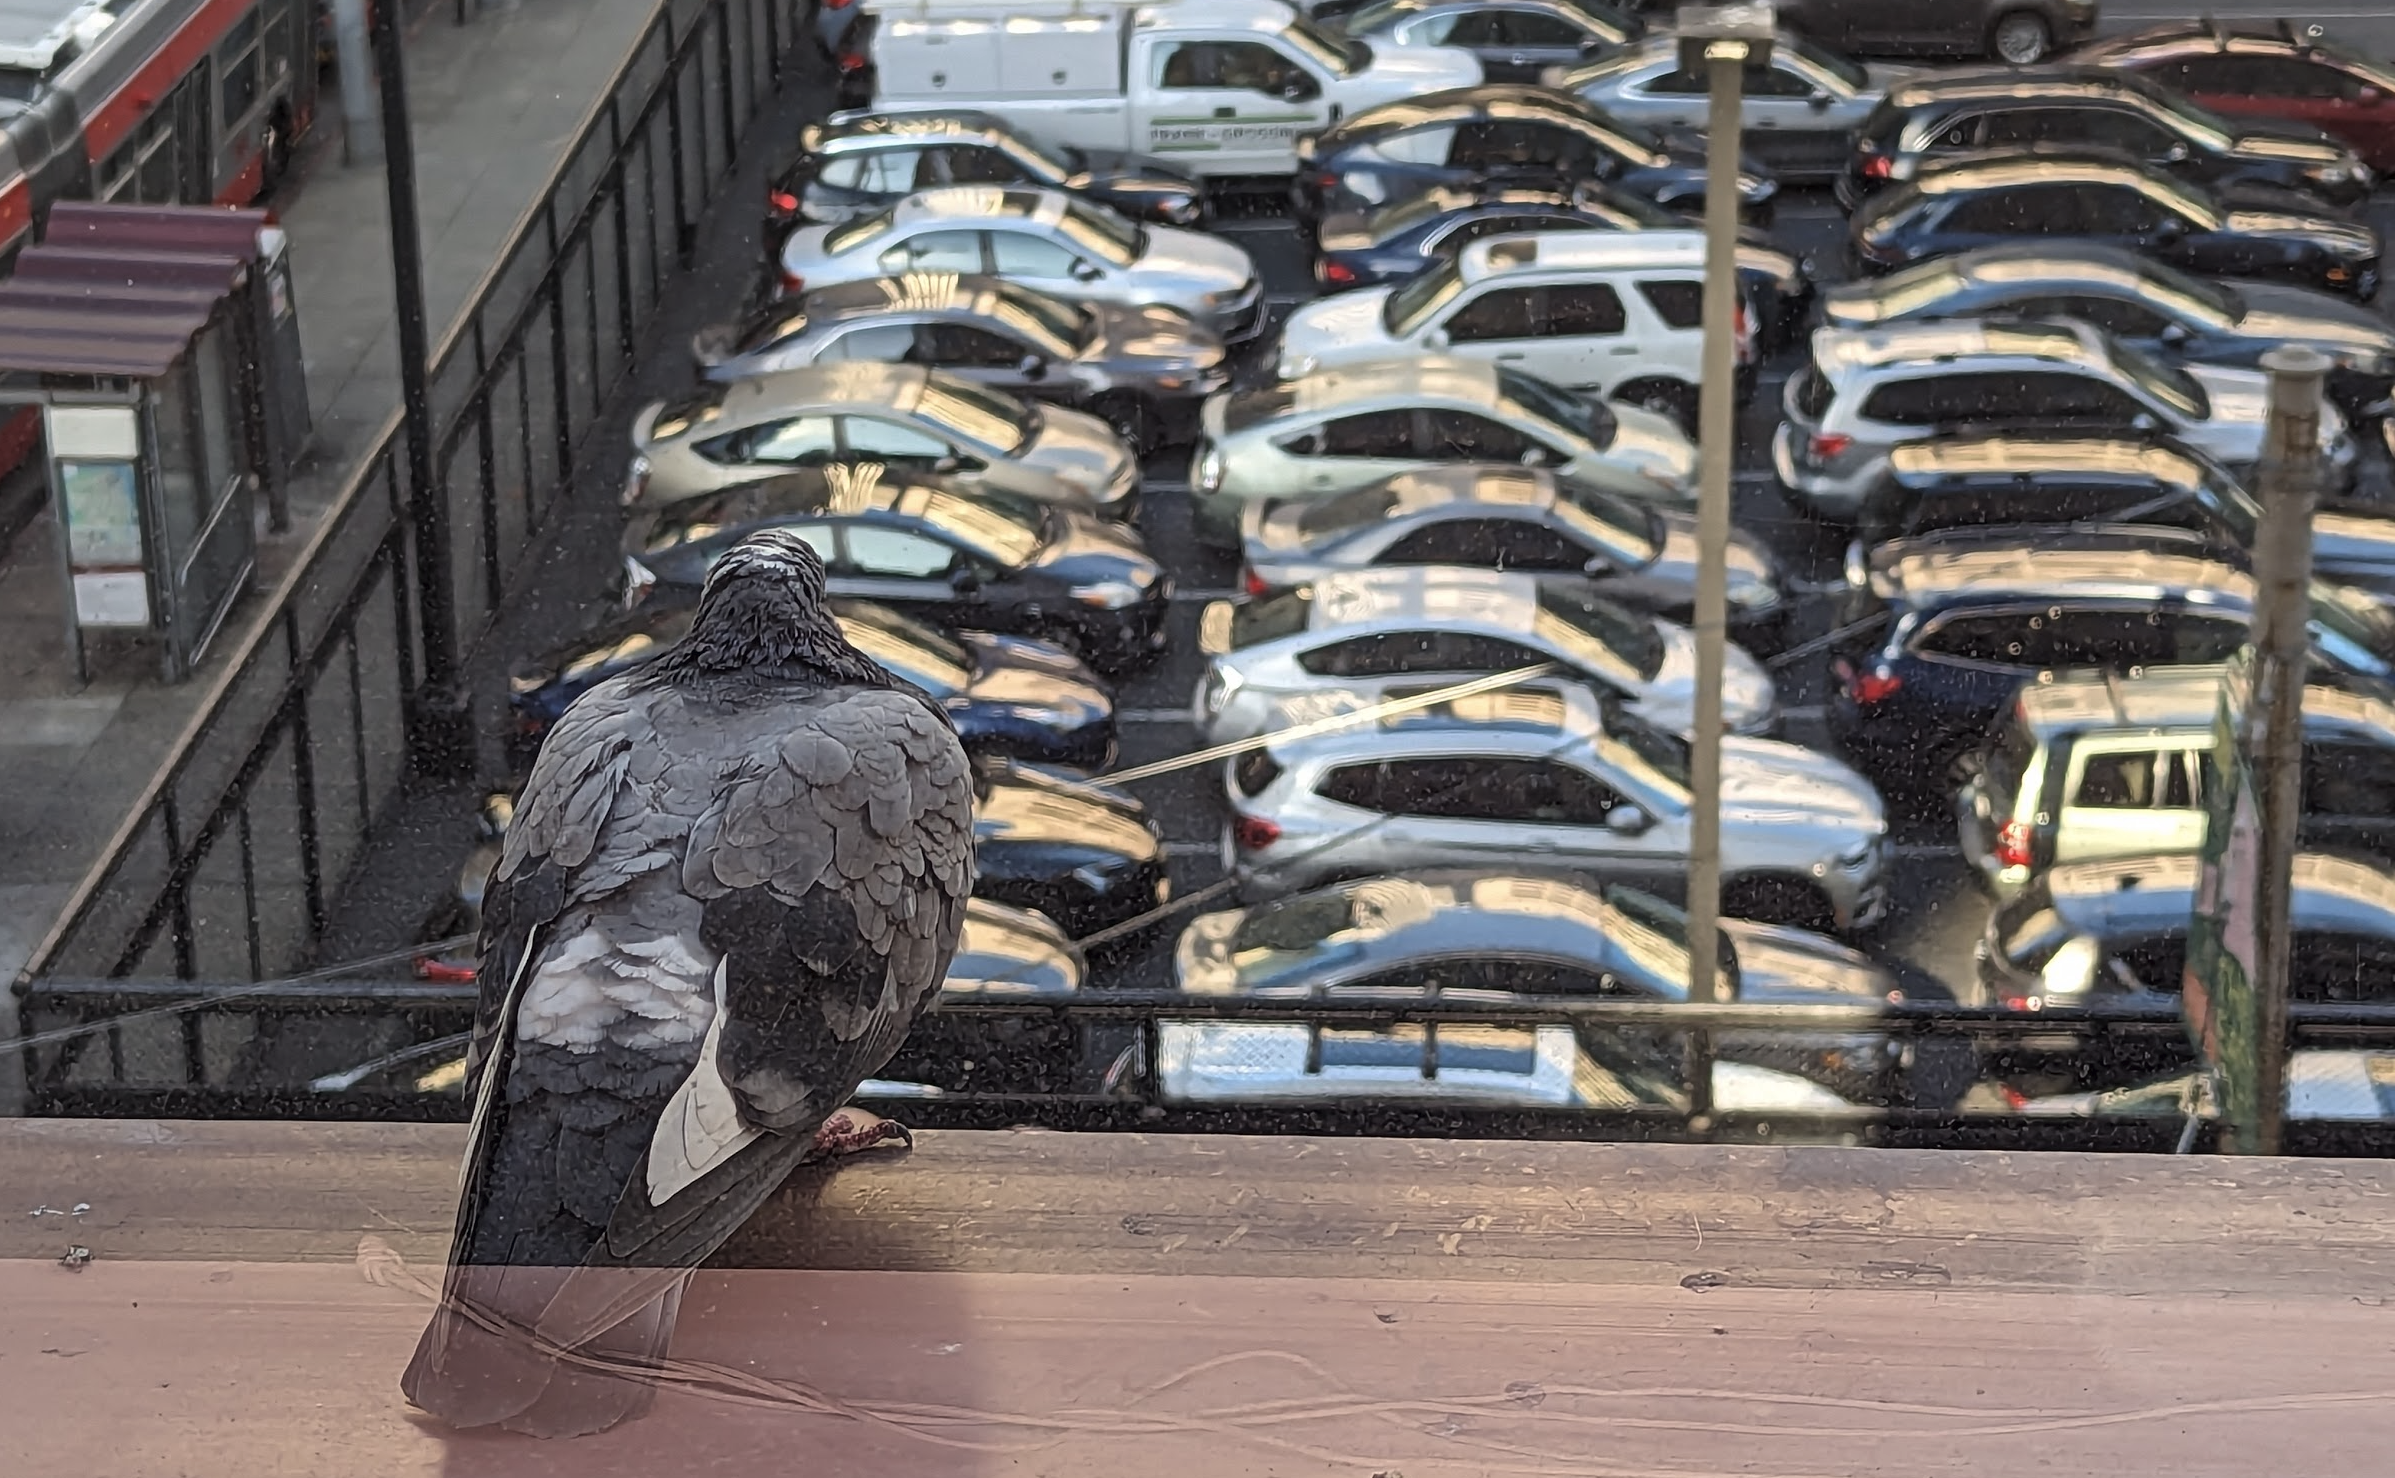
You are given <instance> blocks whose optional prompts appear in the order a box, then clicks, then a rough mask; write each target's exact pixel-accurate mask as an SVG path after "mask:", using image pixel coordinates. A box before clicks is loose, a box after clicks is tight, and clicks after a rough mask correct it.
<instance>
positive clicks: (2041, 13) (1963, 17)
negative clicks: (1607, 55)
mask: <svg viewBox="0 0 2395 1478" xmlns="http://www.w3.org/2000/svg"><path fill="white" fill-rule="evenodd" d="M1648 3H1651V4H1664V3H1667V0H1648ZM1668 3H1676V0H1668ZM1777 19H1778V21H1779V23H1780V24H1781V25H1783V26H1786V27H1787V28H1788V29H1789V30H1791V31H1802V32H1804V33H1805V34H1806V35H1807V36H1810V37H1812V38H1813V39H1814V40H1816V41H1819V42H1821V43H1822V44H1824V45H1826V46H1834V47H1836V48H1838V49H1839V50H1840V51H1847V52H1852V53H1854V54H1855V55H1857V56H1977V57H1986V58H1987V59H1988V60H1990V61H1999V62H2009V63H2011V64H2012V65H2014V66H2026V65H2028V64H2029V63H2031V62H2039V61H2044V60H2045V59H2046V58H2047V57H2048V56H2050V55H2052V54H2053V52H2054V50H2055V48H2056V47H2060V46H2069V45H2072V44H2073V43H2075V42H2078V41H2082V40H2085V39H2086V38H2087V37H2088V36H2090V35H2092V34H2093V33H2094V31H2095V28H2096V0H1780V3H1779V7H1778V15H1777Z"/></svg>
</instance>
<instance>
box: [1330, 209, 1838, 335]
mask: <svg viewBox="0 0 2395 1478" xmlns="http://www.w3.org/2000/svg"><path fill="white" fill-rule="evenodd" d="M1696 224H1697V222H1696V220H1695V218H1694V217H1692V216H1689V215H1686V214H1683V213H1682V212H1680V211H1676V210H1666V209H1665V208H1663V207H1662V206H1660V205H1657V204H1655V203H1654V202H1653V201H1651V200H1646V199H1643V198H1641V197H1639V196H1636V195H1630V194H1626V193H1624V192H1622V191H1620V190H1616V189H1613V188H1611V187H1609V186H1605V185H1600V184H1596V183H1594V182H1588V181H1584V182H1582V183H1580V184H1578V185H1572V186H1568V187H1566V186H1538V185H1497V184H1484V185H1480V186H1477V187H1465V188H1457V187H1452V186H1437V187H1433V188H1431V189H1428V190H1423V191H1418V192H1416V193H1415V194H1412V195H1408V196H1406V197H1404V198H1403V199H1400V200H1395V201H1392V202H1390V203H1389V204H1388V205H1386V206H1381V207H1377V208H1373V209H1367V210H1352V211H1340V212H1335V213H1333V214H1331V215H1327V216H1324V217H1323V218H1322V221H1321V222H1320V224H1319V225H1317V226H1316V228H1315V231H1314V235H1313V237H1312V239H1311V242H1310V245H1311V247H1312V250H1313V258H1314V279H1315V281H1317V282H1319V283H1321V284H1322V285H1323V286H1324V287H1327V288H1343V287H1371V286H1376V285H1378V284H1381V283H1396V282H1399V281H1402V280H1403V279H1405V278H1408V277H1412V276H1414V275H1416V274H1417V273H1420V272H1422V271H1424V270H1426V269H1428V268H1431V267H1435V266H1437V265H1438V264H1439V263H1441V262H1451V261H1453V260H1455V258H1456V256H1457V255H1458V254H1460V253H1461V252H1462V251H1463V249H1464V248H1465V247H1467V246H1470V245H1471V244H1472V243H1473V242H1475V241H1481V240H1485V239H1486V238H1488V237H1491V236H1518V235H1521V234H1523V233H1525V232H1530V231H1687V230H1691V229H1693V228H1694V227H1695V226H1696ZM1738 279H1739V281H1740V283H1741V284H1743V285H1744V286H1745V288H1746V292H1747V301H1748V303H1749V304H1750V311H1752V312H1753V313H1754V314H1755V318H1756V321H1757V324H1758V327H1759V331H1760V333H1759V336H1760V338H1761V341H1762V345H1763V347H1764V348H1766V349H1776V348H1779V347H1780V346H1781V345H1782V344H1784V343H1785V342H1786V341H1787V339H1788V336H1789V335H1790V334H1792V333H1793V332H1794V330H1795V328H1796V326H1797V325H1798V324H1799V323H1801V322H1802V321H1803V319H1804V316H1805V314H1806V313H1807V312H1808V311H1809V310H1810V308H1811V307H1812V303H1813V268H1812V263H1811V260H1810V259H1809V258H1807V257H1802V256H1799V255H1797V254H1796V253H1795V252H1791V251H1788V250H1786V249H1784V248H1782V247H1780V246H1779V245H1777V244H1776V243H1774V242H1773V241H1772V239H1771V236H1770V235H1769V233H1767V232H1765V231H1763V230H1762V229H1760V228H1759V227H1755V226H1741V227H1740V228H1739V230H1738Z"/></svg>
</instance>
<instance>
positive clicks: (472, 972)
mask: <svg viewBox="0 0 2395 1478" xmlns="http://www.w3.org/2000/svg"><path fill="white" fill-rule="evenodd" d="M478 973H480V972H478V971H477V970H476V969H475V968H474V966H472V965H462V964H458V963H456V962H455V961H451V960H441V959H434V958H431V957H429V956H427V957H426V958H424V959H420V960H418V961H416V978H417V979H418V980H437V981H439V982H440V983H441V984H443V985H463V984H465V983H467V982H468V981H470V980H473V979H474V978H475V976H476V975H477V974H478Z"/></svg>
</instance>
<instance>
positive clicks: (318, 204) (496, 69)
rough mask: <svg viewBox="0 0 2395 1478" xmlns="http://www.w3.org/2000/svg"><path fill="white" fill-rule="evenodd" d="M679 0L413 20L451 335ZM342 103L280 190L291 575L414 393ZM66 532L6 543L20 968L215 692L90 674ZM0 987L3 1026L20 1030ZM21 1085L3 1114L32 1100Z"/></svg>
mask: <svg viewBox="0 0 2395 1478" xmlns="http://www.w3.org/2000/svg"><path fill="white" fill-rule="evenodd" d="M658 7H659V0H521V6H520V8H517V9H513V10H494V11H488V12H484V13H479V14H475V15H473V16H472V17H471V18H470V19H469V20H468V22H467V24H466V25H464V26H462V27H461V26H458V25H457V24H456V23H455V20H454V12H453V10H452V8H451V7H450V6H448V5H447V4H442V5H437V6H434V7H433V8H432V9H431V11H430V12H429V13H428V14H426V15H425V16H424V17H423V19H422V20H421V21H419V22H418V23H417V24H416V26H415V27H414V28H413V29H412V30H411V31H410V32H409V34H408V37H407V68H408V108H409V114H410V117H411V119H412V121H413V126H414V133H415V146H416V148H415V154H416V191H417V201H418V204H417V211H418V216H419V219H420V221H421V223H422V229H423V237H424V260H425V299H426V302H425V307H426V312H427V318H428V322H429V325H430V328H431V331H432V341H433V344H434V346H435V348H436V350H437V349H438V346H439V345H440V343H441V341H442V339H443V337H444V336H445V335H446V333H447V332H448V330H449V329H450V327H451V326H452V325H453V324H455V323H456V322H457V321H458V320H459V317H460V310H461V309H462V308H463V307H464V306H465V303H466V300H467V297H468V295H469V294H471V293H472V292H473V291H474V290H475V289H476V288H477V287H478V286H479V285H480V283H481V281H482V278H483V276H484V274H485V273H486V272H488V271H489V270H490V268H491V267H492V266H493V264H494V263H495V262H496V261H497V259H498V255H499V250H500V248H501V247H502V246H503V245H504V244H505V243H506V242H507V240H508V239H509V237H510V236H511V235H512V234H513V232H514V231H515V228H516V225H517V222H518V221H519V220H520V219H521V218H522V217H523V215H524V213H525V212H526V211H528V210H530V209H531V208H532V207H533V206H534V205H535V204H537V203H538V200H539V195H540V191H541V189H542V187H543V186H544V185H545V184H547V182H548V179H549V176H550V174H551V173H552V172H553V171H554V170H555V169H556V168H557V165H558V163H559V161H560V159H561V158H562V156H563V154H564V152H565V149H566V147H567V145H569V144H570V143H571V142H572V141H573V139H574V137H575V135H576V133H577V132H578V131H579V130H580V128H581V126H582V122H583V119H584V117H585V116H586V115H587V114H588V112H589V111H590V109H591V107H592V106H593V104H594V103H595V102H596V101H597V100H598V99H599V97H600V95H601V93H602V91H603V89H604V88H605V87H606V85H607V83H608V82H609V81H610V80H611V79H612V78H613V77H614V75H615V73H616V71H617V69H618V68H619V67H621V66H622V64H623V62H624V59H625V57H626V56H627V55H628V54H629V53H630V51H631V49H632V46H633V43H634V42H635V41H637V40H638V39H639V37H640V35H641V33H642V31H643V30H644V29H645V28H646V27H647V25H648V23H649V21H650V19H651V17H652V16H654V15H655V13H656V11H657V9H658ZM340 125H341V109H340V98H339V92H338V88H337V85H336V84H335V83H334V82H333V81H332V79H331V78H330V77H328V78H327V79H326V81H325V85H324V91H323V92H322V94H321V96H320V101H319V104H318V109H317V125H316V130H315V136H314V137H313V138H312V139H311V140H310V141H309V142H308V143H307V144H306V145H305V152H304V155H303V163H302V166H301V170H302V172H301V174H300V177H299V178H298V181H297V183H296V185H295V186H293V187H290V188H287V189H286V190H285V192H284V198H283V199H281V200H279V201H277V202H276V207H277V210H278V212H279V214H280V217H281V220H282V223H283V225H284V227H285V228H286V229H287V230H288V231H289V232H290V234H291V238H292V258H293V264H294V270H295V277H296V282H295V286H296V291H297V294H298V298H299V311H300V325H301V333H302V338H303V340H304V342H305V345H306V351H307V371H308V398H309V403H310V406H311V408H312V410H313V411H314V415H315V434H314V438H313V442H312V444H311V446H310V449H309V452H308V455H307V457H306V459H305V461H304V462H303V464H302V466H301V468H300V469H299V472H298V474H297V476H296V477H295V479H294V481H293V485H292V490H291V502H292V529H291V531H290V532H289V533H287V534H282V535H272V536H265V537H264V538H263V539H262V543H261V548H260V552H259V561H260V568H259V575H258V585H259V586H260V587H261V588H264V587H267V586H270V585H271V584H272V583H273V582H274V581H275V579H277V578H278V577H279V576H280V575H281V574H282V573H283V572H284V571H285V569H286V568H287V566H288V563H289V561H290V560H291V559H292V558H293V557H294V555H295V554H296V552H297V551H298V550H299V549H300V548H301V547H302V546H303V545H304V543H305V541H306V539H307V536H308V533H309V531H310V529H311V527H312V526H313V524H314V522H315V518H316V516H317V515H318V514H319V513H320V512H321V510H322V509H323V508H324V506H325V505H326V504H327V503H328V502H329V500H330V499H331V497H332V496H333V494H334V493H335V492H336V491H337V490H338V489H339V487H340V485H341V482H342V480H343V478H344V476H345V475H346V474H347V473H348V472H349V470H350V468H351V467H352V466H353V465H355V464H356V462H357V461H358V459H359V458H360V457H362V456H363V455H364V454H365V453H366V452H367V451H368V450H370V448H371V438H372V436H373V434H374V432H375V431H376V430H377V429H379V428H380V427H381V425H382V424H383V422H384V421H385V420H386V419H387V418H388V417H389V416H391V415H392V414H393V413H394V412H395V411H396V410H397V409H398V407H399V399H400V392H399V369H398V359H397V352H398V351H397V332H398V331H397V327H396V322H395V319H394V315H393V309H392V297H391V265H390V264H391V253H390V239H389V234H388V231H387V229H386V221H387V212H386V210H385V195H384V183H383V175H382V171H381V169H380V168H379V167H376V168H363V169H352V168H349V167H347V166H345V165H343V163H342V162H341V141H340V137H339V135H340ZM56 538H57V535H56V531H55V529H54V528H53V527H52V526H51V523H50V521H49V518H48V517H47V515H45V516H43V517H41V518H38V519H36V520H35V521H34V523H33V524H32V525H31V526H29V527H28V528H26V529H25V530H24V532H23V533H22V534H21V535H19V537H18V538H17V539H16V540H15V541H14V543H13V546H12V547H11V548H10V549H9V550H7V551H6V552H5V555H0V982H4V981H6V980H9V979H11V978H13V976H14V975H15V973H16V971H17V970H18V968H19V967H20V966H22V965H23V963H24V961H25V959H26V957H27V956H28V955H29V954H30V953H31V951H32V949H33V946H34V944H35V943H36V942H37V941H38V940H39V939H40V938H41V936H42V934H43V933H44V932H45V931H46V930H47V929H48V928H49V926H50V923H51V920H52V918H53V917H54V915H55V913H56V911H57V909H58V907H59V906H60V905H61V904H62V903H63V902H64V900H65V899H66V897H67V895H68V893H69V892H70V891H71V890H72V888H73V886H74V884H75V883H76V882H77V881H78V880H79V879H80V878H81V876H82V874H83V873H84V871H85V870H86V869H87V868H88V867H89V866H90V865H91V864H92V862H93V861H94V860H95V859H97V857H98V856H99V855H100V852H101V849H102V848H103V846H104V845H105V844H106V842H107V840H108V838H109V836H110V834H111V833H112V832H113V831H114V829H115V828H116V826H117V824H118V821H119V819H120V818H121V816H122V814H123V808H124V807H125V806H126V805H127V804H129V803H130V802H131V800H132V798H133V797H134V796H135V795H137V794H138V793H139V792H140V790H141V788H142V786H143V785H144V784H145V783H146V782H147V781H148V780H149V778H150V776H151V775H152V774H153V773H154V772H155V771H156V769H157V767H158V765H159V763H160V761H161V760H162V758H163V757H164V756H165V754H166V753H167V751H168V750H169V748H170V747H171V746H172V745H173V743H174V741H175V739H176V737H177V736H178V735H179V734H180V733H181V732H182V730H183V728H184V726H185V724H186V723H188V722H189V720H190V718H191V716H192V713H193V712H194V710H195V709H196V707H197V705H198V702H199V699H200V697H201V696H202V695H203V694H204V693H205V692H206V691H207V689H208V682H207V679H208V677H209V675H210V674H211V672H212V670H213V668H214V666H215V663H216V661H218V660H221V654H222V653H223V652H224V651H226V650H227V649H230V648H231V647H233V646H234V645H235V644H236V643H235V637H234V633H235V631H236V630H237V628H238V627H239V626H240V625H241V624H242V623H243V622H244V621H245V620H254V619H256V617H257V614H258V612H257V609H256V607H255V606H254V605H253V606H248V607H243V608H240V609H237V610H236V611H235V612H234V614H233V618H232V622H231V623H230V624H229V625H228V627H227V630H226V631H225V632H224V633H222V634H220V635H219V637H218V639H217V641H216V643H215V646H214V648H213V649H212V655H211V660H210V662H208V663H205V664H203V665H202V667H201V669H200V671H199V672H198V673H197V674H195V675H194V677H193V678H192V679H191V680H190V681H187V682H185V683H183V684H181V685H180V686H177V687H171V688H170V687H164V686H161V685H160V684H159V683H158V681H157V679H156V665H155V658H154V656H153V655H152V654H150V653H148V652H147V651H126V652H123V653H113V652H111V653H104V654H95V656H96V660H95V661H94V664H93V677H92V681H91V682H89V683H87V684H80V685H79V684H77V683H76V682H75V681H74V678H73V675H72V671H71V667H70V663H69V661H68V657H67V651H66V644H65V639H64V634H63V633H64V626H65V615H64V611H65V603H64V592H63V591H61V590H60V589H59V582H58V579H57V575H56V571H55V565H54V558H55V556H54V552H53V551H54V549H55V540H56ZM13 1017H14V1003H13V1000H11V999H10V998H9V997H8V996H7V995H6V993H4V992H0V1037H7V1036H11V1035H14V1025H13ZM12 1087H13V1085H11V1084H8V1083H5V1082H0V1111H4V1105H5V1101H6V1099H7V1098H10V1097H13V1096H14V1095H13V1093H12V1092H11V1091H10V1090H11V1088H12Z"/></svg>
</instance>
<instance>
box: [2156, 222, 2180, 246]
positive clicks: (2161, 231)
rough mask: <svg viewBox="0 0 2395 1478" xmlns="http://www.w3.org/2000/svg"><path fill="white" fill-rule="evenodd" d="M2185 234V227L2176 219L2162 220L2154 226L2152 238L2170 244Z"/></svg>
mask: <svg viewBox="0 0 2395 1478" xmlns="http://www.w3.org/2000/svg"><path fill="white" fill-rule="evenodd" d="M2186 235H2187V228H2186V227H2185V226H2182V225H2180V224H2179V223H2178V222H2177V221H2175V220H2172V221H2164V222H2163V223H2162V224H2161V225H2159V226H2156V227H2155V228H2154V239H2155V240H2156V241H2158V242H2160V243H2161V244H2163V245H2164V246H2169V245H2172V244H2174V243H2176V242H2178V241H2179V240H2181V239H2182V238H2183V237H2185V236H2186Z"/></svg>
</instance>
